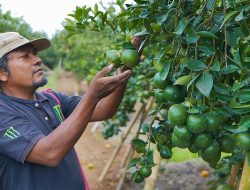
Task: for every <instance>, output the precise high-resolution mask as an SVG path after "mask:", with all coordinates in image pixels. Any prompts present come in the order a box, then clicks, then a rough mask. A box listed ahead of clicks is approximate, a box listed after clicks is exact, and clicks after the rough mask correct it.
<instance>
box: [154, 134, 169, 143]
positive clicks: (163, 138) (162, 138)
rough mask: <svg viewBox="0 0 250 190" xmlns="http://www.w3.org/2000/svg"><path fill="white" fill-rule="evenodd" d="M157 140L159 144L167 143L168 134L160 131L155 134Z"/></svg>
mask: <svg viewBox="0 0 250 190" xmlns="http://www.w3.org/2000/svg"><path fill="white" fill-rule="evenodd" d="M155 140H156V142H157V143H159V144H161V145H162V144H165V143H166V142H167V141H168V140H169V139H168V136H167V135H165V134H161V133H158V134H156V135H155Z"/></svg>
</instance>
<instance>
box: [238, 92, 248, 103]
mask: <svg viewBox="0 0 250 190" xmlns="http://www.w3.org/2000/svg"><path fill="white" fill-rule="evenodd" d="M238 100H239V102H240V103H242V104H243V103H247V102H249V101H250V91H246V92H244V91H241V92H240V93H239V96H238Z"/></svg>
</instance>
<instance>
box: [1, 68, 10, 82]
mask: <svg viewBox="0 0 250 190" xmlns="http://www.w3.org/2000/svg"><path fill="white" fill-rule="evenodd" d="M8 76H9V72H7V71H5V70H3V69H0V81H3V82H6V81H8Z"/></svg>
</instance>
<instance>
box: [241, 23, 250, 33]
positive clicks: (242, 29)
mask: <svg viewBox="0 0 250 190" xmlns="http://www.w3.org/2000/svg"><path fill="white" fill-rule="evenodd" d="M240 28H241V31H242V32H243V34H245V36H248V35H249V34H250V30H249V28H248V25H247V22H246V20H243V21H242V22H241V23H240Z"/></svg>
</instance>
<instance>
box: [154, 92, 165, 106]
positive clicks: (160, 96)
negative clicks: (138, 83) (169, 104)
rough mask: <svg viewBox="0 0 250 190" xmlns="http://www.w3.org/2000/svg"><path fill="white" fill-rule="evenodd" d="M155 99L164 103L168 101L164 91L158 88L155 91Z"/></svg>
mask: <svg viewBox="0 0 250 190" xmlns="http://www.w3.org/2000/svg"><path fill="white" fill-rule="evenodd" d="M155 100H156V102H159V103H164V102H165V101H166V100H165V98H164V93H163V91H161V90H158V89H157V90H156V91H155Z"/></svg>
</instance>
